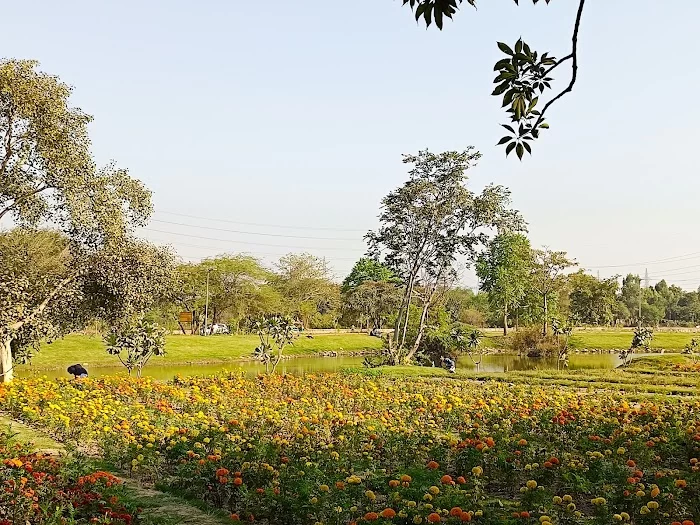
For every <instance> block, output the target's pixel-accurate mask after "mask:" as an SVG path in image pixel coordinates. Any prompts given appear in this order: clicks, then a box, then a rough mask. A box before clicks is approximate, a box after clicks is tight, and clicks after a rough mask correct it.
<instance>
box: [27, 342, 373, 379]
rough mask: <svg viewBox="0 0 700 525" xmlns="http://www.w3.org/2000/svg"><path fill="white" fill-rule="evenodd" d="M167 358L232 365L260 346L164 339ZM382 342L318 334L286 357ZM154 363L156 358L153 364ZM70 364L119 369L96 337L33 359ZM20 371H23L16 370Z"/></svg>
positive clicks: (43, 365) (44, 349)
mask: <svg viewBox="0 0 700 525" xmlns="http://www.w3.org/2000/svg"><path fill="white" fill-rule="evenodd" d="M166 339H167V342H166V345H165V351H166V355H165V357H163V358H158V364H159V365H160V366H171V365H188V364H217V363H231V362H235V361H240V360H242V359H248V358H250V356H251V354H252V353H253V350H254V349H255V347H256V346H257V345H258V343H259V342H260V341H259V339H258V337H257V336H256V335H218V336H210V337H201V336H190V335H170V336H167V338H166ZM381 346H382V341H381V339H379V338H377V337H370V336H368V335H365V334H317V335H314V336H313V339H309V338H307V337H306V336H305V335H303V334H302V335H301V337H299V339H297V340H296V341H295V343H294V346H292V347H291V348H288V349H285V354H287V355H295V356H301V355H314V354H317V353H319V352H326V351H336V352H339V353H343V352H360V351H366V350H377V349H379V348H381ZM153 362H155V358H154V361H153ZM73 363H83V364H85V365H86V366H87V365H88V364H89V365H90V366H92V367H99V366H120V364H119V361H118V359H117V358H116V357H114V356H111V355H109V354H107V352H106V351H105V347H104V344H103V343H102V339H101V338H100V337H99V336H86V335H80V334H72V335H68V336H66V337H65V338H63V339H60V340H58V341H54V342H53V343H51V344H43V345H42V346H41V349H40V351H39V353H38V354H37V355H36V356H35V357H34V358H33V359H32V364H31V366H32V368H33V369H35V370H52V369H62V368H65V367H66V366H68V365H71V364H73ZM18 369H19V370H21V369H22V367H18Z"/></svg>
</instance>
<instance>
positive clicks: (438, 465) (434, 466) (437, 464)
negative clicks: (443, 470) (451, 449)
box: [428, 461, 440, 470]
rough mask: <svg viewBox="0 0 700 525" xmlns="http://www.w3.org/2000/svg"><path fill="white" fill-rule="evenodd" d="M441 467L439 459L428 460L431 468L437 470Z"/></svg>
mask: <svg viewBox="0 0 700 525" xmlns="http://www.w3.org/2000/svg"><path fill="white" fill-rule="evenodd" d="M439 467H440V464H439V463H438V462H437V461H430V462H428V468H429V469H430V470H435V469H437V468H439Z"/></svg>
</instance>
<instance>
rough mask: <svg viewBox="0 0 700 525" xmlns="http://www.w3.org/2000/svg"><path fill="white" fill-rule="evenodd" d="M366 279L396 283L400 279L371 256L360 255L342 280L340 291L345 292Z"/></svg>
mask: <svg viewBox="0 0 700 525" xmlns="http://www.w3.org/2000/svg"><path fill="white" fill-rule="evenodd" d="M366 281H374V282H392V283H398V282H400V280H399V279H398V278H397V277H396V275H394V272H392V271H391V269H390V268H388V267H387V266H386V265H385V264H383V263H381V262H380V261H377V260H376V259H373V258H371V257H362V258H360V259H359V260H358V261H357V262H356V263H355V266H353V267H352V270H351V271H350V273H349V274H348V276H347V277H346V278H345V279H344V280H343V284H342V286H341V291H342V292H343V293H347V292H349V291H351V290H353V289H354V288H357V287H358V286H360V285H361V284H362V283H364V282H366Z"/></svg>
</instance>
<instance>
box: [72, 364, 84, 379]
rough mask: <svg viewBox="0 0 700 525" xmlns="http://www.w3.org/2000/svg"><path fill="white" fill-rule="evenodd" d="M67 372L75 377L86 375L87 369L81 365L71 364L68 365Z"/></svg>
mask: <svg viewBox="0 0 700 525" xmlns="http://www.w3.org/2000/svg"><path fill="white" fill-rule="evenodd" d="M68 373H69V374H70V375H72V376H73V377H75V379H78V378H79V377H80V378H83V377H87V376H88V373H87V370H85V368H84V367H83V365H71V366H69V367H68Z"/></svg>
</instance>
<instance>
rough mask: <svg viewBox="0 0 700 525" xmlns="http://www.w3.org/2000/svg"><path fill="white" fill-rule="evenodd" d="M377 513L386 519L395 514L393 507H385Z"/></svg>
mask: <svg viewBox="0 0 700 525" xmlns="http://www.w3.org/2000/svg"><path fill="white" fill-rule="evenodd" d="M379 515H380V516H381V517H382V518H386V519H388V520H390V519H391V518H393V517H394V516H396V511H395V510H394V509H390V508H386V509H384V510H383V511H381V512H380V513H379Z"/></svg>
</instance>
